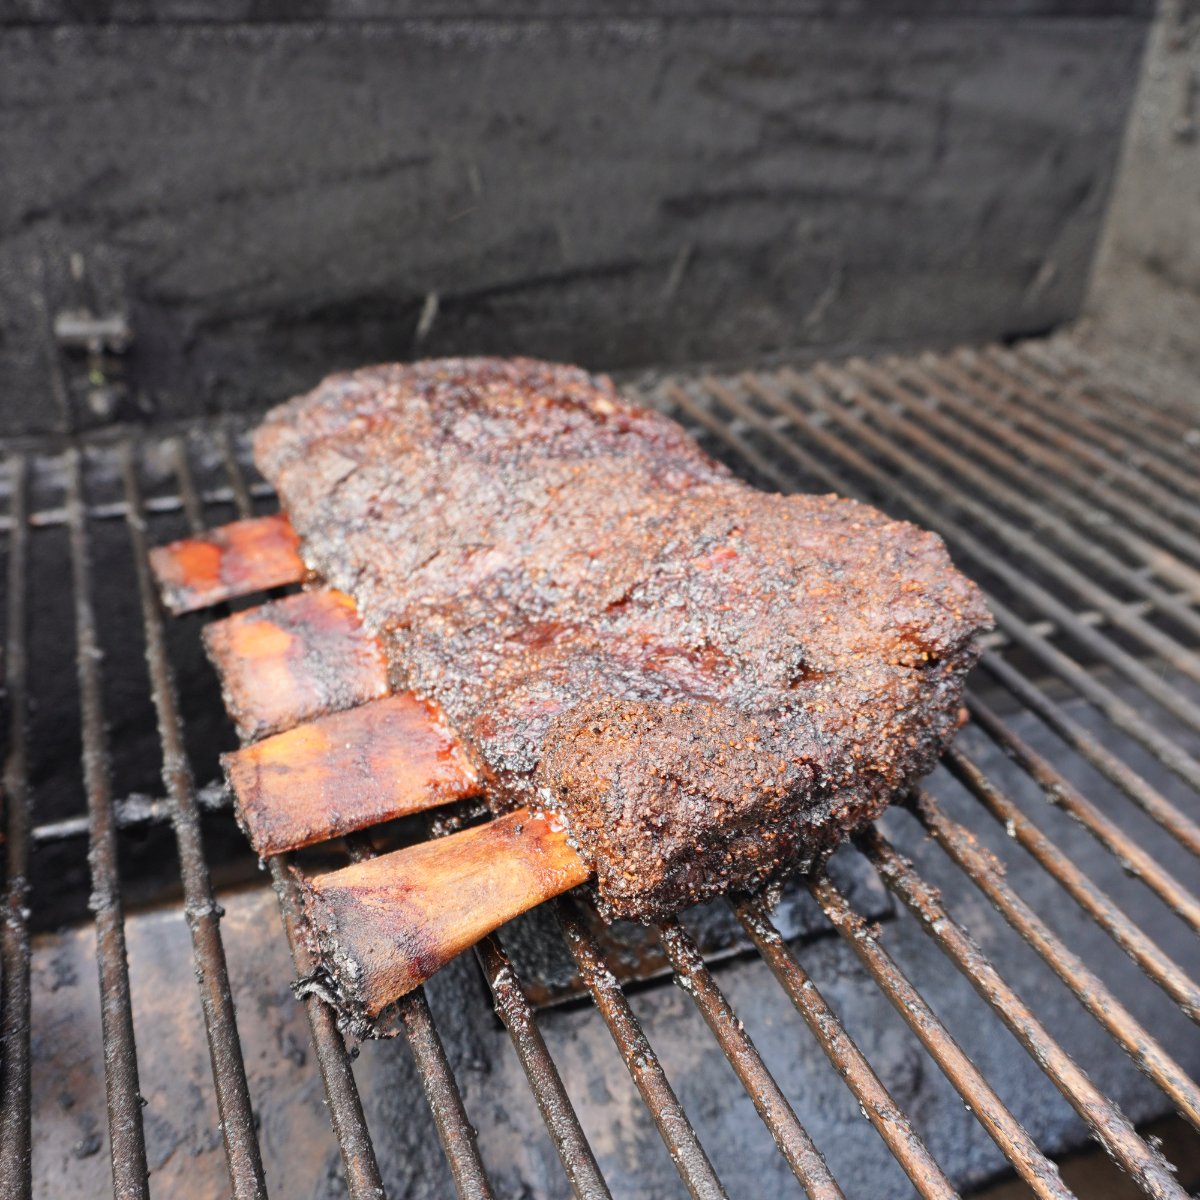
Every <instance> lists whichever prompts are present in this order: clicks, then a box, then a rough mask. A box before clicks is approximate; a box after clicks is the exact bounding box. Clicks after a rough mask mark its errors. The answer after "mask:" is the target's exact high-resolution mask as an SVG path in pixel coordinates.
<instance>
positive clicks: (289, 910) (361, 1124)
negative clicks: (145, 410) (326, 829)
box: [175, 430, 384, 1200]
mask: <svg viewBox="0 0 1200 1200" xmlns="http://www.w3.org/2000/svg"><path fill="white" fill-rule="evenodd" d="M222 433H223V434H225V436H224V439H223V442H222V457H223V460H224V463H225V468H226V474H227V475H228V477H229V483H230V496H231V497H232V499H233V502H234V505H235V508H236V509H237V513H238V516H239V517H249V516H252V515H253V511H254V509H253V500H252V498H251V494H250V490H249V488H247V487H246V483H245V478H244V476H243V475H242V472H241V469H240V467H239V466H238V464H237V461H236V459H235V458H234V455H233V448H232V445H231V444H230V441H229V438H228V435H227V433H226V431H225V430H222ZM175 470H176V477H177V478H178V480H179V488H180V496H181V498H182V501H183V507H184V511H185V512H186V513H187V516H188V523H189V525H190V526H191V529H192V532H193V533H198V532H200V531H201V530H202V529H203V528H204V509H203V503H204V498H203V497H202V495H201V493H200V492H199V491H198V490H197V488H196V486H195V481H194V479H193V477H192V472H191V468H190V466H189V464H188V459H187V448H186V446H185V444H184V442H183V441H182V440H180V441H179V442H177V443H176V454H175ZM289 866H290V858H289V856H288V855H275V856H274V857H272V858H271V859H269V860H268V862H267V869H268V870H269V871H270V873H271V884H272V886H273V887H274V889H275V895H276V898H277V899H278V901H279V910H280V915H281V917H282V920H283V927H284V932H285V934H286V935H287V939H288V945H289V947H290V948H291V952H292V961H293V962H294V963H295V967H296V974H297V977H299V978H301V979H303V978H305V977H306V976H308V975H310V974H311V973H312V971H313V969H314V968H315V967H316V963H315V961H314V960H313V958H312V955H311V953H310V952H309V949H308V946H307V944H306V942H305V940H304V937H303V935H302V933H301V926H300V911H301V903H300V897H299V894H298V892H297V888H296V885H295V882H294V881H293V880H292V877H291V875H290V873H289V869H288V868H289ZM303 1004H304V1012H305V1016H306V1017H307V1019H308V1027H309V1032H310V1034H311V1036H312V1043H313V1050H314V1052H315V1054H316V1058H317V1067H318V1069H319V1070H320V1072H321V1082H322V1085H323V1087H324V1089H325V1103H326V1106H327V1107H328V1109H329V1121H330V1124H331V1125H332V1126H333V1131H334V1135H335V1136H336V1138H337V1142H338V1146H339V1148H340V1150H341V1154H342V1167H343V1169H344V1171H345V1178H346V1190H347V1192H348V1193H349V1195H350V1197H351V1200H380V1198H382V1197H383V1195H384V1190H383V1179H382V1177H381V1176H380V1173H379V1163H378V1162H377V1161H376V1158H375V1146H374V1143H373V1142H372V1141H371V1135H370V1133H369V1132H368V1130H367V1121H366V1117H365V1116H364V1115H363V1109H362V1100H361V1098H360V1097H359V1094H358V1085H357V1084H356V1083H355V1081H354V1070H353V1068H352V1066H351V1063H350V1055H349V1053H348V1052H347V1050H346V1045H345V1043H344V1042H343V1041H342V1036H341V1034H340V1033H339V1032H338V1028H337V1022H336V1020H335V1018H334V1015H333V1012H332V1010H331V1009H330V1008H328V1007H327V1006H326V1005H324V1004H322V1003H321V1002H320V1001H319V1000H318V999H317V997H316V996H307V997H305V999H304V1001H303Z"/></svg>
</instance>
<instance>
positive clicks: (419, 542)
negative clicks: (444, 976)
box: [255, 359, 990, 920]
mask: <svg viewBox="0 0 1200 1200" xmlns="http://www.w3.org/2000/svg"><path fill="white" fill-rule="evenodd" d="M255 455H256V459H257V462H258V464H259V466H260V468H261V469H262V471H263V473H264V474H265V475H266V477H267V478H268V480H269V481H270V482H271V483H272V484H273V485H274V486H275V488H276V489H277V490H278V492H279V495H280V498H281V502H282V505H283V508H284V510H285V511H286V512H287V514H288V516H289V517H290V520H291V524H292V526H293V527H294V528H295V530H296V531H297V533H298V534H299V537H300V553H301V556H302V558H303V559H304V562H305V563H306V564H307V566H308V567H309V568H310V569H311V570H312V571H313V572H314V573H315V574H316V575H318V576H320V577H321V578H322V579H323V580H325V581H327V582H328V583H329V584H330V585H331V586H332V587H334V588H337V589H339V590H340V591H341V592H344V593H346V594H347V595H348V596H350V597H352V598H353V600H354V602H355V604H356V606H357V609H358V611H359V613H360V615H361V617H362V620H363V622H364V624H365V626H366V628H367V629H368V630H369V631H370V632H371V633H373V634H375V635H376V636H377V637H378V639H379V641H380V644H381V645H382V647H383V650H384V654H385V657H386V659H387V663H388V669H389V673H390V675H391V677H392V680H393V683H394V685H395V686H402V687H407V688H410V689H412V690H413V691H414V692H416V693H417V694H418V695H420V696H423V697H426V698H428V699H429V700H431V701H434V702H436V703H437V704H438V705H439V706H440V709H441V711H442V712H443V713H444V714H445V716H446V717H447V718H448V720H449V722H450V724H451V725H452V726H453V728H454V730H455V732H456V733H457V735H458V736H459V738H460V739H461V740H462V742H463V743H464V745H465V746H466V748H467V751H468V753H469V754H470V755H471V756H472V757H473V759H474V762H473V764H472V766H473V769H474V770H475V771H477V772H478V775H479V777H480V779H481V780H482V782H483V787H484V791H485V794H486V796H487V798H488V801H489V803H490V804H491V805H492V807H493V808H494V809H495V810H496V811H498V812H502V811H506V810H509V809H514V808H518V807H526V808H530V809H531V810H534V811H536V810H538V809H550V810H553V811H554V812H555V813H556V814H557V815H558V818H559V819H561V820H563V821H565V823H566V825H567V826H568V828H569V831H570V838H571V841H572V844H574V845H575V846H576V848H577V849H578V851H579V853H580V855H581V856H582V858H583V859H584V861H585V862H586V863H587V864H588V866H590V867H591V869H592V870H593V871H594V873H595V881H596V890H597V897H598V901H599V904H600V907H601V909H602V911H603V912H604V913H605V914H606V915H607V916H609V917H616V916H622V917H634V918H638V919H642V920H650V919H653V918H655V917H658V916H661V915H663V914H666V913H669V912H673V911H675V910H678V909H680V908H683V907H685V906H687V905H689V904H692V903H694V902H697V901H699V900H703V899H705V898H707V897H709V896H712V895H714V894H716V893H719V892H722V891H725V890H727V889H730V888H754V887H757V886H760V885H762V884H764V883H766V882H769V881H770V880H772V879H773V878H775V877H777V876H778V875H779V874H780V873H781V872H782V871H783V870H785V869H790V868H793V867H795V866H797V865H799V866H803V865H804V864H805V863H807V862H809V861H811V860H812V859H813V858H814V856H816V855H818V854H819V853H821V852H822V851H824V850H825V849H827V848H829V847H830V846H832V845H834V844H835V843H836V842H837V841H838V840H839V839H840V838H841V837H842V836H844V834H845V833H846V832H848V831H849V830H851V829H853V828H855V827H857V826H859V825H861V824H862V823H864V822H865V821H868V820H870V819H871V818H873V817H874V816H876V815H878V813H879V812H880V811H881V810H882V809H883V808H884V806H885V805H886V804H887V803H888V801H889V800H890V799H891V798H892V797H893V796H894V795H895V794H896V793H897V792H898V791H899V790H902V789H903V788H905V787H906V786H907V785H909V784H910V783H912V781H913V780H914V779H916V778H917V777H918V776H920V775H921V774H922V773H923V772H925V771H927V770H928V769H929V768H930V767H931V766H932V764H933V762H934V760H935V758H936V757H937V755H938V754H939V753H940V751H941V750H942V749H943V747H944V746H945V744H946V743H947V741H948V739H949V738H950V737H951V735H952V733H953V731H954V728H955V726H956V721H957V715H958V707H959V696H960V692H961V686H962V680H963V676H964V674H965V673H966V671H967V670H968V669H969V668H970V666H971V665H972V663H973V662H974V660H975V657H976V654H977V649H976V638H977V635H978V634H979V633H980V632H981V631H982V630H984V629H986V628H988V627H989V625H990V617H989V615H988V612H987V610H986V608H985V606H984V604H983V600H982V597H981V595H980V593H979V591H978V589H977V588H976V587H975V585H974V584H972V583H971V582H970V581H968V580H967V579H965V578H964V577H963V576H962V575H961V574H959V572H958V571H956V570H955V569H954V567H953V565H952V564H951V562H950V559H949V557H948V555H947V553H946V550H945V547H944V546H943V544H942V542H941V540H940V539H939V538H938V537H936V536H935V535H934V534H932V533H927V532H924V531H922V530H919V529H917V528H915V527H914V526H912V525H909V524H906V523H904V522H900V521H893V520H890V519H889V518H887V517H885V516H884V515H883V514H881V513H879V512H877V511H875V510H874V509H871V508H869V507H866V506H864V505H861V504H857V503H855V502H853V501H849V500H843V499H839V498H837V497H834V496H808V495H792V496H781V495H770V494H766V493H763V492H760V491H757V490H755V489H753V488H752V487H750V486H749V485H747V484H745V483H743V482H741V481H739V480H737V479H736V478H735V477H733V476H732V475H731V474H730V473H729V472H728V471H727V470H726V469H725V468H724V467H722V466H720V465H719V464H717V463H716V462H714V461H713V460H711V459H710V458H708V457H707V456H706V455H705V454H704V453H703V452H702V451H701V450H700V448H699V447H698V446H697V445H696V444H695V442H694V441H692V439H691V438H690V437H689V436H688V435H687V434H686V432H685V431H684V430H683V429H682V428H680V427H679V426H678V425H677V424H675V423H674V422H673V421H670V420H668V419H667V418H666V417H664V416H662V415H660V414H657V413H655V412H652V411H650V410H647V409H644V408H640V407H637V406H635V405H632V404H630V403H628V402H626V401H624V400H623V399H621V398H620V396H619V395H618V394H617V393H616V391H615V390H614V389H613V387H612V385H611V384H610V383H609V382H608V381H607V380H605V379H603V378H598V377H594V376H591V375H588V374H586V373H585V372H583V371H581V370H578V369H575V368H571V367H563V366H556V365H551V364H547V363H541V362H535V361H531V360H523V359H515V360H500V359H451V360H440V361H430V362H424V363H416V364H413V365H407V366H381V367H374V368H368V369H365V370H361V371H356V372H353V373H350V374H345V375H338V376H334V377H332V378H330V379H328V380H326V381H325V382H324V383H322V384H321V385H320V386H319V387H318V388H317V389H316V390H314V391H313V392H311V393H309V394H308V395H305V396H301V397H298V398H297V399H295V400H292V401H290V402H289V403H288V404H285V405H283V406H281V407H279V408H277V409H275V410H274V411H273V412H272V413H270V414H269V416H268V417H267V419H266V421H265V422H264V424H263V425H262V426H261V428H260V429H259V431H258V433H257V435H256V440H255Z"/></svg>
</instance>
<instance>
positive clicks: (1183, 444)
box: [1010, 338, 1200, 470]
mask: <svg viewBox="0 0 1200 1200" xmlns="http://www.w3.org/2000/svg"><path fill="white" fill-rule="evenodd" d="M1010 361H1011V363H1012V364H1013V365H1015V366H1017V367H1018V369H1024V370H1026V371H1028V372H1030V373H1031V374H1032V375H1033V376H1034V378H1035V381H1036V382H1037V384H1038V386H1039V387H1040V388H1041V389H1042V390H1043V391H1047V390H1048V392H1049V394H1050V395H1052V396H1054V395H1062V396H1065V397H1067V398H1068V400H1069V402H1070V403H1071V404H1075V403H1076V402H1077V398H1078V399H1079V400H1081V401H1082V402H1083V403H1084V404H1085V405H1086V406H1087V407H1088V409H1089V410H1090V411H1091V413H1092V414H1093V415H1094V416H1095V418H1096V419H1097V420H1099V421H1100V422H1101V423H1102V424H1104V425H1107V426H1109V427H1110V428H1112V429H1115V430H1116V431H1117V432H1118V433H1124V434H1126V435H1127V436H1128V437H1130V438H1132V439H1133V440H1134V441H1135V442H1136V443H1138V444H1140V445H1142V446H1144V447H1145V448H1146V449H1147V450H1149V451H1150V452H1151V455H1152V456H1154V457H1158V456H1163V455H1165V456H1166V457H1168V458H1170V459H1173V460H1174V461H1175V462H1177V463H1178V464H1179V465H1181V466H1183V467H1184V468H1185V469H1187V470H1191V469H1193V468H1194V466H1195V450H1196V448H1197V447H1200V421H1197V420H1196V418H1195V416H1194V415H1193V416H1191V417H1187V418H1185V417H1184V416H1182V415H1181V414H1180V413H1178V412H1173V411H1172V410H1171V409H1168V408H1160V407H1158V406H1157V405H1156V404H1155V403H1154V398H1153V397H1150V396H1146V395H1144V394H1143V395H1141V396H1138V395H1135V394H1133V393H1132V392H1131V391H1129V390H1127V389H1128V388H1129V385H1128V384H1127V383H1124V382H1123V383H1122V384H1121V385H1120V386H1114V385H1112V384H1111V383H1109V384H1108V386H1106V388H1105V390H1104V392H1103V393H1101V392H1099V391H1098V390H1097V389H1096V386H1095V384H1094V382H1093V380H1094V379H1095V378H1096V376H1097V375H1100V374H1102V373H1103V368H1102V367H1101V366H1100V364H1098V363H1097V362H1096V360H1095V359H1094V358H1093V357H1092V356H1091V355H1089V354H1085V353H1084V352H1083V351H1082V350H1080V349H1079V347H1078V346H1076V345H1074V344H1072V343H1071V342H1068V341H1066V340H1064V339H1062V338H1054V339H1051V340H1050V341H1047V342H1026V343H1024V344H1022V345H1019V346H1017V347H1015V348H1014V349H1013V351H1012V354H1011V360H1010Z"/></svg>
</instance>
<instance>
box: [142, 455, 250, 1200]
mask: <svg viewBox="0 0 1200 1200" xmlns="http://www.w3.org/2000/svg"><path fill="white" fill-rule="evenodd" d="M121 473H122V479H123V484H124V491H125V503H126V508H127V512H126V522H127V524H128V527H129V536H130V541H131V543H132V546H133V556H134V567H135V570H136V572H137V581H138V596H139V599H140V602H141V608H142V624H143V627H144V632H145V639H146V665H147V667H148V668H149V671H150V680H151V690H152V695H153V700H154V707H155V713H156V715H157V719H158V732H159V739H160V741H161V743H162V752H163V783H164V784H165V786H166V789H167V794H168V796H170V798H171V800H172V802H173V804H174V806H175V807H174V813H173V817H172V823H173V825H174V829H175V838H176V842H177V844H178V847H179V867H180V875H181V877H182V881H183V894H184V912H185V915H186V916H187V922H188V929H189V931H190V933H191V937H192V952H193V958H194V961H195V965H196V973H197V977H198V981H199V985H200V1002H201V1006H202V1008H203V1011H204V1026H205V1032H206V1033H207V1035H208V1048H209V1056H210V1058H211V1059H212V1069H213V1081H214V1083H215V1085H216V1093H217V1109H218V1111H219V1113H220V1117H221V1132H222V1135H223V1137H224V1140H225V1157H226V1162H227V1164H228V1167H229V1179H230V1183H231V1185H232V1188H233V1195H234V1197H235V1198H236V1200H260V1198H263V1197H265V1196H266V1194H267V1187H266V1183H265V1181H264V1179H263V1168H262V1155H261V1153H260V1151H259V1146H258V1135H257V1132H256V1130H255V1127H254V1113H253V1111H252V1110H251V1107H250V1090H249V1086H248V1085H247V1082H246V1063H245V1059H244V1058H243V1056H242V1046H241V1040H240V1038H239V1036H238V1031H237V1018H236V1016H235V1015H234V1008H233V996H232V993H231V992H230V990H229V971H228V968H227V966H226V963H225V948H224V946H223V944H222V942H221V927H220V908H219V906H218V905H217V903H216V900H215V899H214V898H213V891H212V882H211V880H210V878H209V874H208V864H207V863H206V862H205V859H204V845H203V841H202V839H201V835H200V812H199V808H198V806H197V804H196V798H195V789H194V784H193V781H192V772H191V766H190V765H189V763H188V759H187V753H186V751H185V749H184V742H183V727H182V724H181V722H180V717H179V711H178V702H177V699H176V691H175V679H174V672H173V670H172V668H171V663H170V660H169V658H168V657H167V643H166V636H165V632H164V629H163V616H162V611H161V609H160V608H159V605H158V598H157V595H156V594H155V590H154V581H153V578H152V575H151V572H150V561H149V557H148V551H149V547H148V546H147V542H146V518H145V514H144V510H143V508H142V503H141V488H140V486H139V484H138V479H137V468H136V463H135V461H134V451H133V446H132V444H131V443H126V444H125V446H124V447H123V448H122V456H121Z"/></svg>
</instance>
